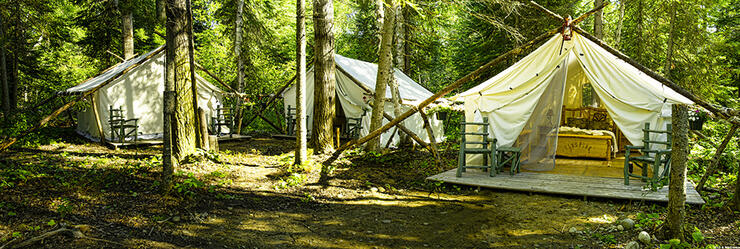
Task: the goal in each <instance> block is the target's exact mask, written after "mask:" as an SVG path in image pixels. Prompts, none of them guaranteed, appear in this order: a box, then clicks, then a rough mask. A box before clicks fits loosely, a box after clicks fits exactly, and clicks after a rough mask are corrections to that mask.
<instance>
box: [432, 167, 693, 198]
mask: <svg viewBox="0 0 740 249" xmlns="http://www.w3.org/2000/svg"><path fill="white" fill-rule="evenodd" d="M455 173H456V169H453V170H449V171H446V172H443V173H441V174H437V175H434V176H430V177H428V178H427V180H436V181H443V182H447V183H454V184H462V185H470V186H479V187H486V188H494V189H505V190H514V191H527V192H538V193H548V194H565V195H578V196H590V197H602V198H615V199H630V200H649V201H659V202H667V201H668V186H665V187H663V188H661V189H659V190H657V191H650V190H644V189H643V187H644V186H645V183H643V182H641V181H640V180H637V179H634V180H631V181H630V185H624V179H622V178H608V177H594V176H574V175H558V174H546V173H536V172H521V173H518V174H516V175H513V176H511V175H509V174H508V173H504V174H499V175H496V176H495V177H489V176H488V173H487V172H482V171H480V170H468V171H467V172H465V173H463V176H462V177H459V178H458V177H456V176H455ZM686 202H687V203H689V204H704V199H702V198H701V196H700V195H699V193H698V192H696V190H695V189H694V185H693V184H692V183H690V182H687V183H686Z"/></svg>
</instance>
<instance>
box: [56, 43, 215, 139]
mask: <svg viewBox="0 0 740 249" xmlns="http://www.w3.org/2000/svg"><path fill="white" fill-rule="evenodd" d="M156 51H160V50H158V49H157V50H153V51H151V52H149V53H147V54H144V55H141V56H138V57H136V58H133V59H130V60H128V61H125V62H122V63H120V64H118V65H115V66H113V67H111V68H109V69H108V70H107V71H105V72H103V73H102V74H100V75H98V76H96V77H94V78H91V79H89V80H87V81H85V82H83V83H81V84H80V85H77V86H74V87H71V88H69V89H67V90H65V91H63V92H61V94H80V93H83V92H86V91H89V90H91V89H93V88H95V87H97V86H99V85H100V84H103V83H105V82H106V81H108V80H110V79H111V78H113V77H114V76H115V75H117V74H118V73H120V72H122V71H123V70H125V69H126V68H128V67H129V66H131V65H134V64H137V63H141V64H140V65H139V66H137V67H135V68H134V69H132V70H130V71H128V72H126V73H125V74H123V75H121V76H120V77H118V78H116V79H114V80H113V81H111V82H110V83H109V84H108V85H106V86H103V87H102V88H100V89H99V90H98V91H97V92H95V93H94V94H92V98H91V99H87V100H86V101H87V103H88V105H87V107H86V108H85V110H83V111H80V112H78V114H77V132H78V133H79V134H81V135H83V136H86V137H88V138H90V139H93V140H98V141H99V139H100V134H99V132H98V126H97V124H98V122H97V121H96V119H95V113H93V108H92V107H91V103H92V102H91V101H96V104H97V106H98V116H99V117H100V124H101V125H102V130H103V132H104V133H105V134H104V137H105V138H106V139H108V140H110V126H109V125H108V118H109V116H110V113H109V109H108V108H109V107H110V106H113V108H119V107H120V108H123V109H124V111H125V113H124V115H125V116H126V118H129V119H132V118H138V119H139V129H138V131H139V134H140V135H139V138H140V139H159V138H161V135H162V127H163V123H162V122H163V120H162V119H163V116H162V115H163V114H162V111H163V106H162V104H163V102H162V101H163V92H164V71H165V69H164V63H165V53H164V50H161V51H160V52H159V53H158V54H155V55H153V56H151V57H150V55H152V54H153V53H155V52H156ZM147 57H150V58H149V59H146V58H147ZM196 81H197V86H198V89H197V90H198V106H199V107H200V108H203V110H205V113H206V118H207V120H209V121H210V118H211V115H212V113H215V110H216V108H217V106H219V105H220V104H221V100H222V96H223V91H221V90H220V89H218V88H217V87H215V86H213V85H212V84H211V83H209V82H208V81H206V80H205V79H203V78H202V77H200V76H199V75H196Z"/></svg>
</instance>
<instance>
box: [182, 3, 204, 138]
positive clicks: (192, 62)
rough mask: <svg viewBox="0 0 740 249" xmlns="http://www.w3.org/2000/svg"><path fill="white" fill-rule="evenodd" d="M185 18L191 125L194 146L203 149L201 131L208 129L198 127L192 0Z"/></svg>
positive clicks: (188, 4)
mask: <svg viewBox="0 0 740 249" xmlns="http://www.w3.org/2000/svg"><path fill="white" fill-rule="evenodd" d="M186 4H187V5H186V6H187V14H188V15H187V20H188V27H187V31H188V57H189V59H190V61H189V63H188V65H189V66H190V68H189V69H190V85H191V87H192V88H191V89H192V90H191V91H190V92H191V93H192V95H193V101H192V105H193V116H194V120H195V124H194V125H193V126H194V127H195V146H196V148H200V149H203V148H204V146H205V145H204V144H205V143H207V142H208V141H207V140H206V141H203V140H202V139H201V138H202V137H203V133H208V131H207V130H206V131H203V130H201V129H200V116H199V115H198V81H196V79H195V36H194V34H193V20H194V19H193V8H192V6H193V4H192V0H187V3H186Z"/></svg>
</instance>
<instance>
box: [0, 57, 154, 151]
mask: <svg viewBox="0 0 740 249" xmlns="http://www.w3.org/2000/svg"><path fill="white" fill-rule="evenodd" d="M165 48H166V47H165V46H163V47H161V48H159V49H157V50H156V51H154V52H152V53H151V54H149V56H147V57H146V58H144V60H141V61H140V62H138V63H135V64H133V65H131V66H129V67H127V68H126V69H124V70H123V71H121V72H119V73H117V74H116V75H115V76H113V77H111V78H110V79H108V80H106V81H105V82H103V83H101V84H100V85H98V86H96V87H94V88H93V89H90V90H89V91H87V92H84V93H82V94H81V95H79V96H78V97H77V99H75V100H73V101H71V102H68V103H67V104H65V105H63V106H62V107H60V108H59V109H57V110H55V111H54V112H52V113H51V114H49V115H48V116H46V117H44V118H43V119H41V121H39V123H38V124H37V125H35V126H34V127H32V128H30V129H28V130H25V131H23V132H21V134H18V136H15V137H12V138H9V139H8V140H6V141H3V142H2V143H0V152H2V151H5V150H6V149H8V147H10V146H11V145H13V144H14V143H15V142H17V141H18V139H20V138H23V137H25V136H27V135H28V134H30V133H31V132H34V131H36V130H38V129H39V128H41V127H43V126H45V125H46V124H47V123H49V121H51V120H52V119H54V118H56V117H57V116H59V114H61V113H62V112H64V111H66V110H67V109H69V108H71V107H72V106H74V105H75V104H77V102H79V101H81V100H83V99H85V98H87V97H89V96H90V95H92V94H93V93H95V92H96V91H98V90H99V89H100V88H102V87H104V86H106V85H108V84H110V83H111V82H113V81H114V80H116V79H118V77H121V75H124V74H126V73H128V72H129V71H131V70H133V69H134V68H136V67H138V66H139V65H141V64H142V63H144V62H146V61H148V60H149V59H151V57H154V56H155V55H157V54H159V53H161V52H162V51H164V50H165Z"/></svg>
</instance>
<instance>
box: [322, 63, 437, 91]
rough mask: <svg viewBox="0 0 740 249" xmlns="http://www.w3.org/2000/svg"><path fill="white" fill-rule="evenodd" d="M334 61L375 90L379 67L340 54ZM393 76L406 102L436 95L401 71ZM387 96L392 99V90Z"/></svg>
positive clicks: (396, 71) (394, 71) (395, 70)
mask: <svg viewBox="0 0 740 249" xmlns="http://www.w3.org/2000/svg"><path fill="white" fill-rule="evenodd" d="M334 61H335V62H336V65H337V66H338V67H341V68H342V69H343V70H344V71H345V72H347V73H348V74H350V75H351V76H352V77H354V78H355V79H357V81H359V82H360V83H362V84H363V85H365V86H366V87H367V88H369V89H375V79H376V78H377V76H378V65H376V64H374V63H370V62H365V61H361V60H356V59H352V58H348V57H344V56H341V55H338V54H337V55H335V56H334ZM393 74H394V76H395V77H396V81H397V82H398V92H399V94H400V95H401V98H403V99H405V100H412V101H413V100H416V101H419V100H424V99H426V98H428V97H430V96H432V95H433V94H434V93H432V92H430V91H429V90H427V89H426V88H424V87H423V86H421V85H419V84H418V83H416V82H415V81H414V80H412V79H411V78H409V76H407V75H406V74H404V73H403V72H401V70H398V69H396V68H394V69H393ZM385 96H386V98H391V90H390V88H387V89H386V91H385Z"/></svg>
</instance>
